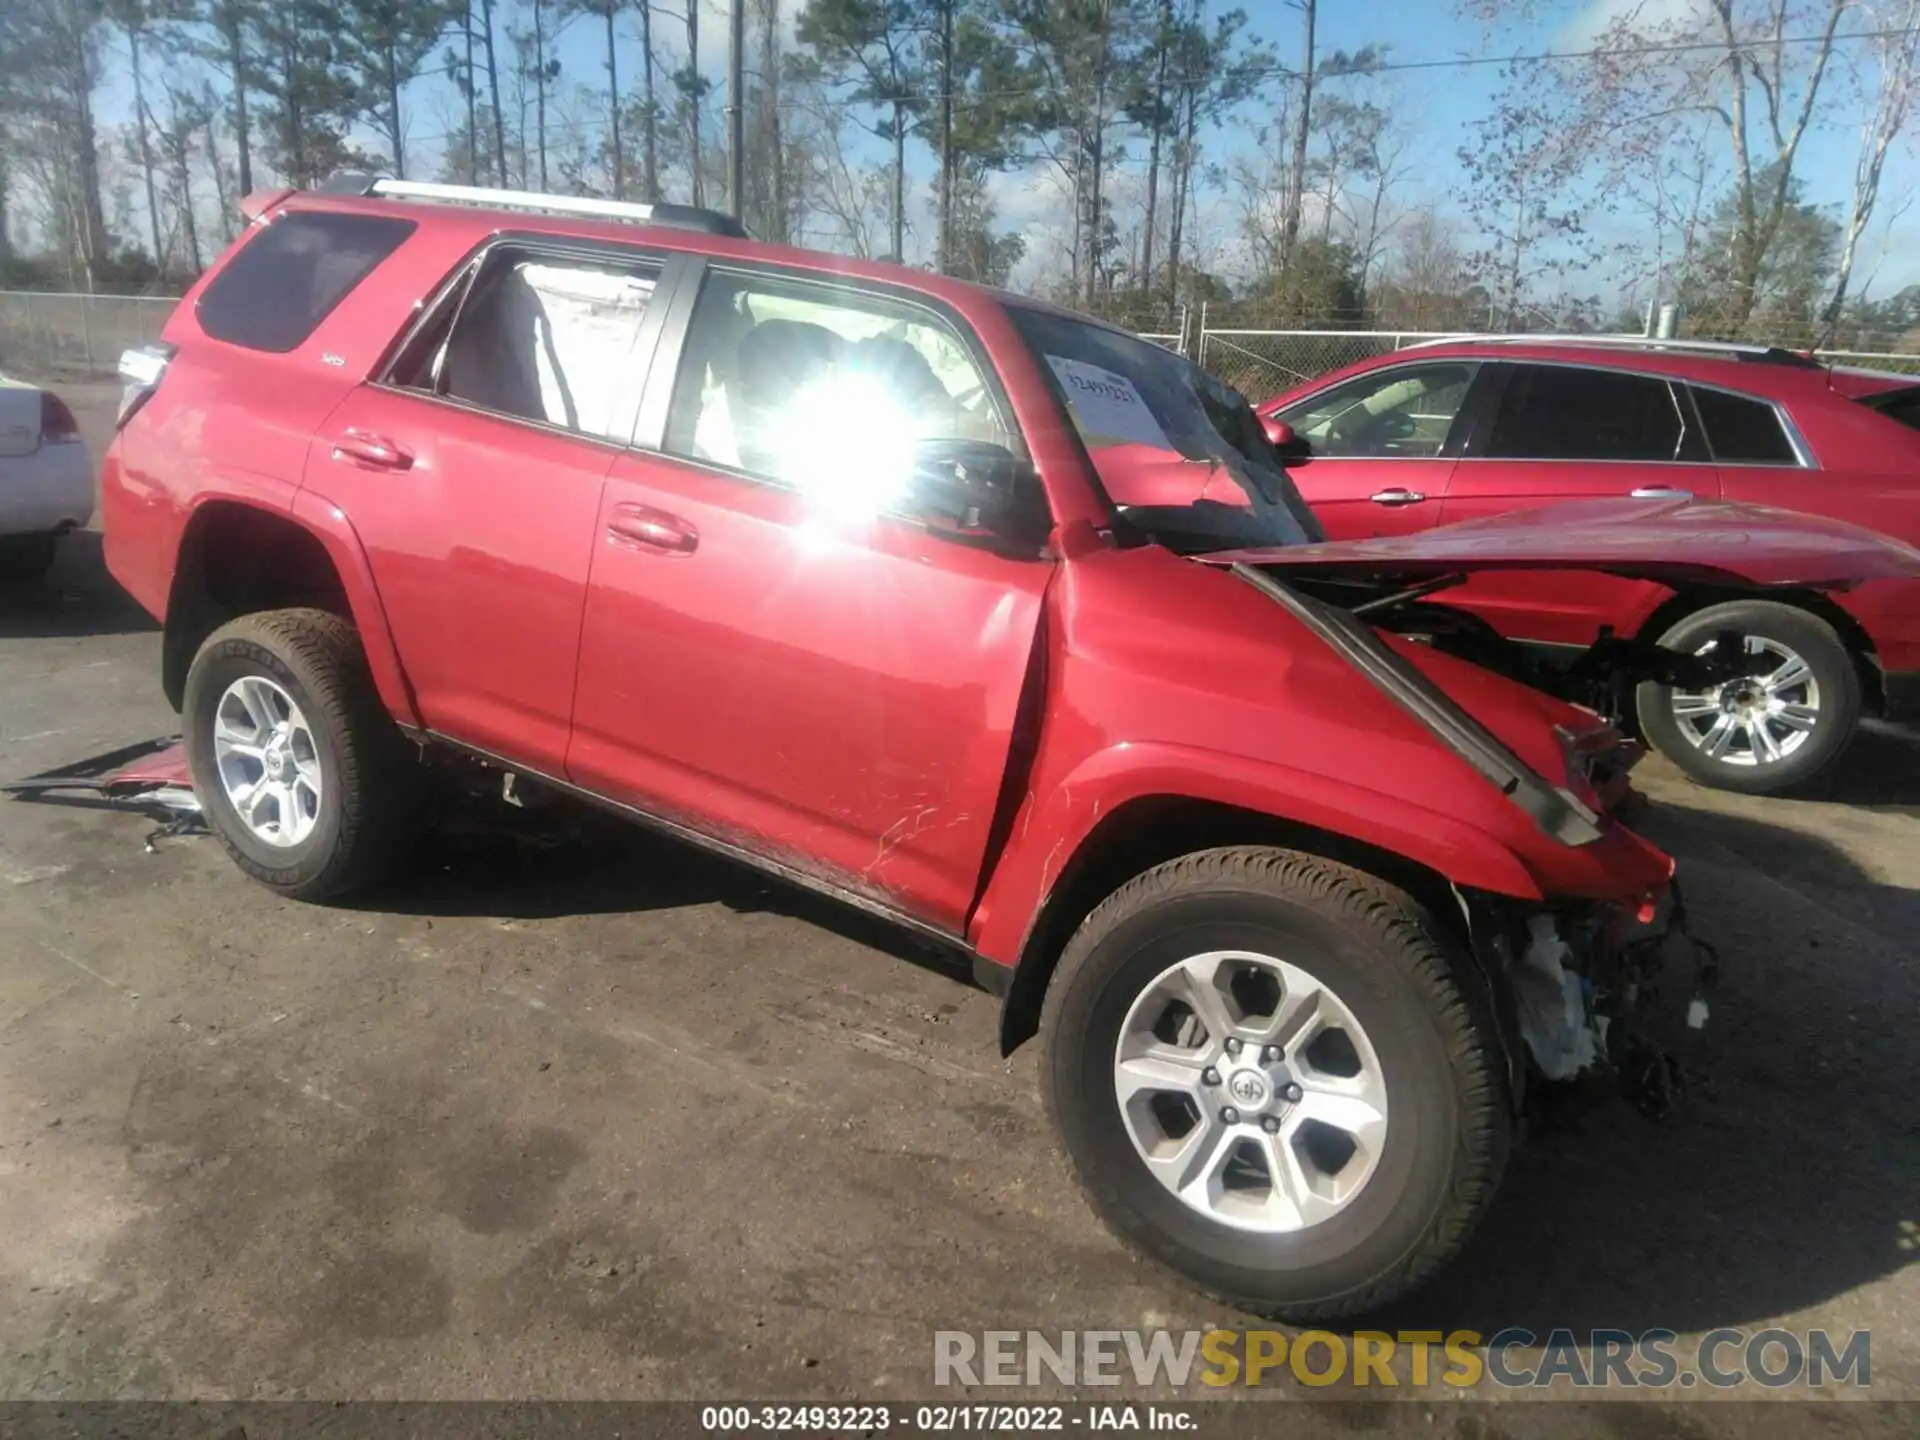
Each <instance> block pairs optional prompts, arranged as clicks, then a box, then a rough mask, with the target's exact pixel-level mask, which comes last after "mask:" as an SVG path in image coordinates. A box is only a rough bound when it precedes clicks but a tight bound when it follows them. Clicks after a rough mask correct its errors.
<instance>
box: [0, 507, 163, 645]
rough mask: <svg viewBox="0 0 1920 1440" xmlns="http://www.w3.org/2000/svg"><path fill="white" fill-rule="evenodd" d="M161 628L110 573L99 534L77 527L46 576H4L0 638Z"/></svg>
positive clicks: (0, 587)
mask: <svg viewBox="0 0 1920 1440" xmlns="http://www.w3.org/2000/svg"><path fill="white" fill-rule="evenodd" d="M157 628H159V627H158V626H156V625H155V624H154V621H153V617H152V616H150V615H149V614H147V612H146V611H144V610H142V609H141V608H140V607H139V605H138V604H136V603H135V602H134V599H133V597H132V596H131V595H129V594H127V592H126V591H124V590H122V589H121V588H120V586H119V583H118V582H117V581H115V580H114V578H113V576H111V575H110V574H108V573H107V564H106V560H105V559H104V558H103V557H102V555H101V552H100V534H99V532H98V531H95V530H76V531H75V532H74V533H73V534H71V535H68V536H67V537H66V538H65V539H63V540H62V541H61V542H60V549H59V553H58V555H57V557H56V558H55V560H54V562H53V569H52V570H50V571H49V572H48V573H47V575H46V577H45V578H44V579H34V580H13V579H8V578H6V577H4V576H0V640H24V639H39V638H45V639H68V638H75V637H78V636H82V635H127V634H133V633H136V632H138V631H142V630H154V629H157Z"/></svg>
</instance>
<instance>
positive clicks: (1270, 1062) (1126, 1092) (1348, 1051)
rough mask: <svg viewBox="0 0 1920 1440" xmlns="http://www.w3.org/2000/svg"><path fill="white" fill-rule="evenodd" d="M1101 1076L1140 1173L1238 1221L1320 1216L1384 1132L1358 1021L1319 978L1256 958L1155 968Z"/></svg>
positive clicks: (1347, 1190)
mask: <svg viewBox="0 0 1920 1440" xmlns="http://www.w3.org/2000/svg"><path fill="white" fill-rule="evenodd" d="M1113 1078H1114V1092H1115V1098H1116V1099H1117V1100H1118V1102H1119V1105H1120V1110H1121V1113H1122V1116H1123V1118H1124V1121H1125V1125H1126V1130H1127V1135H1128V1138H1129V1139H1131V1140H1132V1142H1133V1146H1134V1149H1135V1150H1136V1151H1137V1152H1138V1154H1139V1156H1140V1159H1141V1161H1142V1162H1143V1163H1144V1164H1145V1165H1146V1167H1147V1169H1148V1171H1149V1172H1150V1173H1151V1174H1152V1175H1153V1177H1154V1178H1155V1179H1156V1180H1158V1181H1159V1182H1160V1183H1161V1185H1163V1186H1164V1187H1165V1188H1166V1189H1167V1190H1169V1191H1170V1192H1172V1194H1174V1195H1175V1196H1176V1197H1178V1198H1179V1199H1180V1201H1181V1202H1182V1203H1183V1204H1185V1205H1187V1206H1188V1207H1189V1208H1191V1209H1194V1210H1197V1211H1199V1212H1200V1213H1201V1214H1203V1215H1205V1216H1207V1217H1209V1218H1210V1219H1213V1220H1217V1221H1219V1222H1221V1223H1223V1224H1226V1225H1231V1226H1234V1227H1236V1228H1238V1229H1243V1230H1251V1231H1258V1232H1261V1233H1266V1234H1284V1233H1289V1232H1293V1231H1298V1230H1304V1229H1306V1228H1307V1227H1309V1226H1312V1225H1317V1224H1320V1223H1322V1222H1323V1221H1325V1220H1328V1219H1330V1218H1332V1217H1333V1216H1334V1215H1336V1214H1338V1213H1340V1212H1341V1211H1342V1210H1344V1209H1345V1208H1346V1207H1347V1206H1348V1205H1350V1204H1351V1203H1352V1202H1353V1200H1354V1198H1355V1197H1356V1196H1357V1195H1359V1193H1360V1192H1361V1190H1362V1189H1363V1188H1364V1187H1365V1186H1366V1184H1367V1181H1368V1180H1369V1179H1370V1178H1371V1177H1372V1175H1373V1171H1374V1167H1375V1165H1376V1164H1377V1163H1378V1160H1379V1157H1380V1153H1381V1147H1382V1144H1383V1142H1384V1141H1385V1138H1386V1129H1387V1087H1386V1079H1385V1076H1384V1075H1383V1073H1382V1071H1381V1068H1380V1062H1379V1059H1378V1057H1377V1056H1376V1054H1375V1052H1374V1048H1373V1045H1372V1043H1371V1042H1370V1041H1369V1040H1368V1038H1367V1034H1366V1031H1365V1030H1364V1029H1362V1028H1361V1026H1360V1023H1359V1022H1358V1021H1357V1020H1356V1019H1355V1018H1354V1015H1353V1012H1352V1011H1351V1010H1350V1009H1349V1008H1348V1007H1347V1006H1346V1004H1345V1003H1344V1002H1342V1001H1341V999H1340V998H1339V996H1338V995H1336V994H1335V993H1334V992H1333V990H1332V989H1331V988H1330V987H1328V986H1327V985H1325V984H1324V983H1322V982H1321V981H1320V980H1318V979H1316V978H1314V977H1313V976H1312V975H1310V974H1308V973H1307V972H1306V971H1305V970H1303V969H1301V968H1300V967H1299V966H1297V965H1292V964H1289V963H1287V962H1286V961H1284V960H1280V959H1276V958H1275V957H1273V956H1270V955H1260V954H1254V953H1249V952H1243V951H1210V952H1208V953H1206V954H1201V955H1194V956H1191V957H1189V958H1188V959H1185V960H1182V961H1180V962H1179V963H1177V964H1175V965H1172V966H1169V967H1168V968H1167V969H1166V970H1165V971H1163V972H1162V973H1161V974H1160V975H1159V976H1158V977H1157V978H1156V979H1155V980H1154V981H1153V983H1152V984H1150V985H1148V986H1147V987H1146V988H1145V989H1144V990H1143V991H1142V992H1141V993H1140V995H1139V996H1138V998H1136V999H1135V1001H1134V1003H1133V1005H1132V1007H1131V1009H1130V1010H1129V1011H1128V1014H1127V1018H1126V1021H1125V1023H1124V1024H1123V1025H1122V1027H1121V1031H1120V1041H1119V1044H1118V1046H1117V1047H1116V1050H1115V1054H1114V1063H1113Z"/></svg>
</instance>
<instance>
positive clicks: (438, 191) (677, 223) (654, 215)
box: [318, 172, 753, 240]
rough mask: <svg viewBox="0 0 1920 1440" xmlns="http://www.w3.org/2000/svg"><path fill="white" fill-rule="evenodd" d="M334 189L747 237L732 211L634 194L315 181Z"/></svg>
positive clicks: (370, 178) (356, 178) (362, 178)
mask: <svg viewBox="0 0 1920 1440" xmlns="http://www.w3.org/2000/svg"><path fill="white" fill-rule="evenodd" d="M318 188H319V189H320V190H321V191H323V192H325V193H327V194H332V195H373V196H378V197H380V198H382V199H387V200H427V201H435V202H438V203H441V204H447V205H483V206H486V207H489V208H491V209H496V210H532V211H540V212H544V213H546V214H550V215H584V216H588V217H590V218H592V219H596V220H627V221H631V222H633V223H635V224H639V225H669V226H672V227H673V228H674V229H676V230H698V231H700V232H702V233H703V234H707V235H727V236H731V237H732V238H734V239H736V240H750V239H752V238H753V237H752V236H750V235H749V234H748V233H747V228H746V226H744V225H742V224H741V223H740V222H739V221H738V220H736V219H734V217H733V216H731V215H728V214H725V213H723V212H721V211H719V210H706V209H702V208H700V207H698V206H694V205H668V204H661V205H642V204H639V203H638V202H636V201H632V200H603V199H601V198H600V197H599V196H597V195H552V194H548V193H546V192H544V191H539V190H499V189H495V188H493V187H491V186H486V185H443V184H440V183H439V182H437V181H431V180H396V179H394V178H393V177H392V176H390V175H367V174H362V173H359V172H349V173H346V174H341V175H336V176H334V177H333V178H331V179H330V180H327V181H326V182H325V183H323V184H322V185H320V186H319V187H318Z"/></svg>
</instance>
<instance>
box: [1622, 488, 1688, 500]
mask: <svg viewBox="0 0 1920 1440" xmlns="http://www.w3.org/2000/svg"><path fill="white" fill-rule="evenodd" d="M1629 494H1631V496H1632V498H1634V499H1635V500H1691V499H1692V498H1693V492H1692V491H1691V490H1676V489H1674V488H1673V487H1672V486H1671V485H1642V486H1640V487H1639V488H1638V489H1635V490H1633V491H1630V492H1629Z"/></svg>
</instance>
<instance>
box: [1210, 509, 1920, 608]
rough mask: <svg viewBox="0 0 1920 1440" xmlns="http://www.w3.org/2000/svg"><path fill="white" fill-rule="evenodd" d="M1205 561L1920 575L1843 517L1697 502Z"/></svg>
mask: <svg viewBox="0 0 1920 1440" xmlns="http://www.w3.org/2000/svg"><path fill="white" fill-rule="evenodd" d="M1196 558H1198V559H1199V560H1200V561H1201V562H1202V563H1203V564H1208V565H1226V566H1233V565H1254V566H1258V567H1260V568H1261V569H1263V570H1272V571H1275V572H1277V573H1280V574H1284V575H1287V576H1290V577H1294V576H1297V577H1300V578H1308V577H1311V576H1325V577H1327V578H1328V579H1334V578H1354V579H1358V578H1374V577H1381V578H1385V577H1392V578H1394V579H1396V580H1403V581H1407V582H1415V581H1419V580H1422V579H1431V578H1434V577H1436V576H1441V575H1470V574H1475V573H1478V572H1481V571H1487V570H1597V571H1601V572H1603V573H1606V574H1609V575H1624V576H1627V577H1629V578H1631V579H1636V580H1653V581H1657V582H1659V583H1660V584H1662V585H1666V586H1668V587H1670V588H1673V589H1680V588H1683V587H1684V586H1686V585H1689V584H1707V585H1718V586H1722V587H1725V588H1729V589H1741V590H1746V589H1766V588H1770V587H1774V586H1793V587H1796V588H1801V589H1815V590H1845V589H1849V588H1851V587H1852V586H1855V585H1858V584H1861V583H1863V582H1864V581H1868V580H1911V579H1920V550H1916V549H1914V547H1913V546H1911V545H1906V544H1903V543H1902V542H1900V541H1898V540H1895V539H1893V538H1892V537H1891V536H1888V535H1882V534H1880V533H1878V532H1877V531H1873V530H1868V529H1866V528H1865V527H1864V526H1860V525H1849V524H1847V523H1846V522H1845V521H1843V520H1829V519H1825V518H1822V517H1820V516H1815V515H1802V514H1799V513H1797V512H1795V511H1791V510H1776V509H1773V508H1772V507H1770V506H1766V505H1739V504H1731V503H1723V502H1721V501H1705V500H1635V499H1631V498H1626V497H1620V498H1607V499H1599V500H1576V501H1571V502H1569V503H1567V504H1564V505H1548V506H1544V507H1542V508H1541V509H1538V510H1524V511H1517V512H1511V513H1508V514H1503V515H1491V516H1488V517H1487V518H1485V519H1483V520H1463V521H1461V522H1460V523H1459V524H1457V525H1442V526H1439V527H1438V528H1436V529H1433V530H1422V531H1418V532H1416V533H1414V534H1411V535H1388V536H1381V537H1378V538H1376V539H1372V540H1341V541H1332V542H1329V543H1326V544H1321V545H1285V546H1275V547H1273V548H1270V549H1262V550H1235V551H1221V552H1219V553H1215V554H1208V555H1203V556H1198V557H1196Z"/></svg>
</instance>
